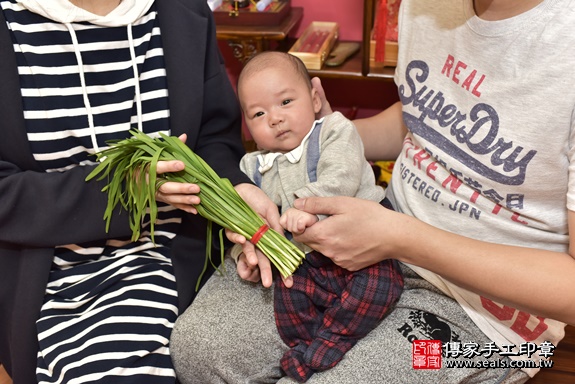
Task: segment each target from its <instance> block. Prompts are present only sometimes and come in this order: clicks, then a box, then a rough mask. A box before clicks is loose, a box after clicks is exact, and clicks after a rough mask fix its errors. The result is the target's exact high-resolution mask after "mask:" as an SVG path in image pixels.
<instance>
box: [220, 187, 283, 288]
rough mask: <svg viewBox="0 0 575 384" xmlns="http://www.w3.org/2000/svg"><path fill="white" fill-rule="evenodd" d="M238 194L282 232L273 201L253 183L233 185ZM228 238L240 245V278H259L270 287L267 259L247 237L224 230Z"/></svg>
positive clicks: (270, 270) (271, 225) (269, 264)
mask: <svg viewBox="0 0 575 384" xmlns="http://www.w3.org/2000/svg"><path fill="white" fill-rule="evenodd" d="M234 188H235V189H236V191H237V192H238V194H239V195H240V196H241V197H242V199H244V200H245V201H246V203H248V205H249V206H250V207H252V208H253V209H254V211H256V213H257V214H258V215H260V216H261V217H262V218H263V219H264V221H265V222H266V223H267V224H268V225H269V226H270V228H273V229H274V230H276V231H278V232H279V233H283V228H282V227H281V225H280V222H279V219H280V215H279V211H278V208H277V206H276V205H275V204H274V202H273V201H271V200H270V198H269V197H268V196H267V195H266V194H265V193H264V192H263V191H262V190H261V189H260V188H258V187H256V186H255V185H253V184H238V185H236V186H235V187H234ZM226 236H227V237H228V239H229V240H230V241H232V242H234V243H236V244H241V245H242V251H243V253H242V254H241V255H240V257H239V258H238V266H237V271H238V274H239V276H240V277H241V278H242V279H245V280H248V281H253V282H258V281H259V280H260V279H261V281H262V285H263V286H264V287H270V286H271V285H272V282H273V276H272V267H271V263H270V261H269V259H268V258H267V257H266V256H265V255H264V254H263V253H261V252H260V251H259V250H258V249H256V247H255V246H254V245H253V244H252V243H250V242H249V241H247V239H246V238H245V237H244V236H242V235H240V234H238V233H233V232H232V231H226ZM291 280H292V279H291V278H288V279H284V281H285V282H286V286H290V287H291V286H292V284H293V282H292V281H291Z"/></svg>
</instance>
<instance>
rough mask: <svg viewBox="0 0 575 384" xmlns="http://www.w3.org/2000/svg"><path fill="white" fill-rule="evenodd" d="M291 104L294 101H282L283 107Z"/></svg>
mask: <svg viewBox="0 0 575 384" xmlns="http://www.w3.org/2000/svg"><path fill="white" fill-rule="evenodd" d="M291 102H292V99H285V100H284V101H282V105H287V104H289V103H291Z"/></svg>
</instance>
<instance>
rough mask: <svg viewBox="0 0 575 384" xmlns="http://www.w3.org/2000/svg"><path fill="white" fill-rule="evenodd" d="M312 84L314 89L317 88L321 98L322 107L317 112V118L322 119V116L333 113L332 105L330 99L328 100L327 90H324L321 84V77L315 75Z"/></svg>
mask: <svg viewBox="0 0 575 384" xmlns="http://www.w3.org/2000/svg"><path fill="white" fill-rule="evenodd" d="M311 86H312V88H313V89H315V90H316V92H317V94H318V96H319V99H320V100H321V109H320V110H319V112H318V113H317V114H316V119H321V118H322V117H324V116H327V115H329V114H331V113H333V110H332V109H331V105H330V104H329V101H327V97H326V96H325V91H324V90H323V86H322V85H321V80H320V79H319V77H314V78H313V79H311Z"/></svg>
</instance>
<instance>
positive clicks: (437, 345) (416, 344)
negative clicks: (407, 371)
mask: <svg viewBox="0 0 575 384" xmlns="http://www.w3.org/2000/svg"><path fill="white" fill-rule="evenodd" d="M412 345H413V350H412V352H413V355H412V363H413V369H440V368H441V341H440V340H414V341H413V344H412Z"/></svg>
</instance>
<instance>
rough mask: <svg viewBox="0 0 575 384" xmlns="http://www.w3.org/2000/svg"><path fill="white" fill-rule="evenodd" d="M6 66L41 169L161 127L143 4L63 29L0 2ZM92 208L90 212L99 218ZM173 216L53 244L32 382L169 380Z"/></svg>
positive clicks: (153, 38) (151, 17) (161, 96)
mask: <svg viewBox="0 0 575 384" xmlns="http://www.w3.org/2000/svg"><path fill="white" fill-rule="evenodd" d="M0 4H1V7H2V11H3V12H4V15H5V17H6V20H7V23H8V26H9V28H10V30H11V33H12V37H13V42H14V50H15V52H16V58H17V63H18V70H19V75H20V84H21V88H22V99H23V105H24V113H25V119H26V128H27V134H28V139H29V142H30V146H31V148H32V152H33V154H34V157H35V159H36V160H37V161H38V162H39V163H40V164H41V165H42V166H43V168H44V169H45V170H46V172H65V171H66V170H68V169H70V168H73V167H77V166H82V165H86V164H91V163H93V162H94V160H95V158H94V157H93V156H91V154H93V153H94V152H95V151H96V150H98V149H103V148H105V147H106V141H107V140H110V139H119V138H125V137H127V136H128V130H129V129H131V128H135V127H139V129H141V130H143V131H144V132H146V133H148V134H154V133H157V132H164V133H166V134H169V132H170V131H169V126H168V117H169V110H168V95H167V82H166V73H165V66H164V59H163V51H162V45H161V39H160V28H159V25H158V20H157V18H156V12H155V8H154V7H153V6H152V8H151V9H150V10H149V11H148V13H147V14H146V15H145V16H143V17H142V18H141V19H140V20H138V21H137V22H135V23H134V24H133V25H130V26H128V27H99V26H96V25H92V24H88V23H73V24H69V25H64V24H60V23H56V22H53V21H51V20H49V19H46V18H44V17H42V16H39V15H37V14H34V13H32V12H30V11H27V10H25V9H24V8H23V7H21V5H20V4H18V3H17V2H16V1H15V0H4V1H0ZM103 213H104V212H102V214H103ZM180 221H181V219H180V216H179V211H177V210H174V209H172V208H171V207H168V206H162V207H160V212H159V219H158V222H157V224H156V228H155V240H156V246H154V245H153V244H152V243H151V241H150V238H149V230H147V227H146V228H144V229H143V230H142V237H141V238H140V239H139V241H137V242H130V241H129V239H117V240H109V241H96V242H93V243H90V244H70V245H62V246H60V247H57V248H56V249H55V255H54V262H53V266H52V270H51V273H50V280H49V284H48V286H47V289H46V295H45V302H44V305H43V307H42V310H41V314H40V318H39V320H38V321H37V330H38V340H39V344H40V350H39V352H38V368H37V378H38V381H39V382H41V383H92V382H98V383H154V384H158V383H174V382H175V373H174V370H173V368H172V365H171V360H170V357H169V347H168V341H169V335H170V332H171V329H172V326H173V323H174V321H175V319H176V316H177V297H176V286H175V278H174V274H173V271H172V266H171V260H170V258H169V246H170V240H171V239H172V238H173V237H174V236H175V232H176V228H177V225H178V224H179V222H180Z"/></svg>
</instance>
